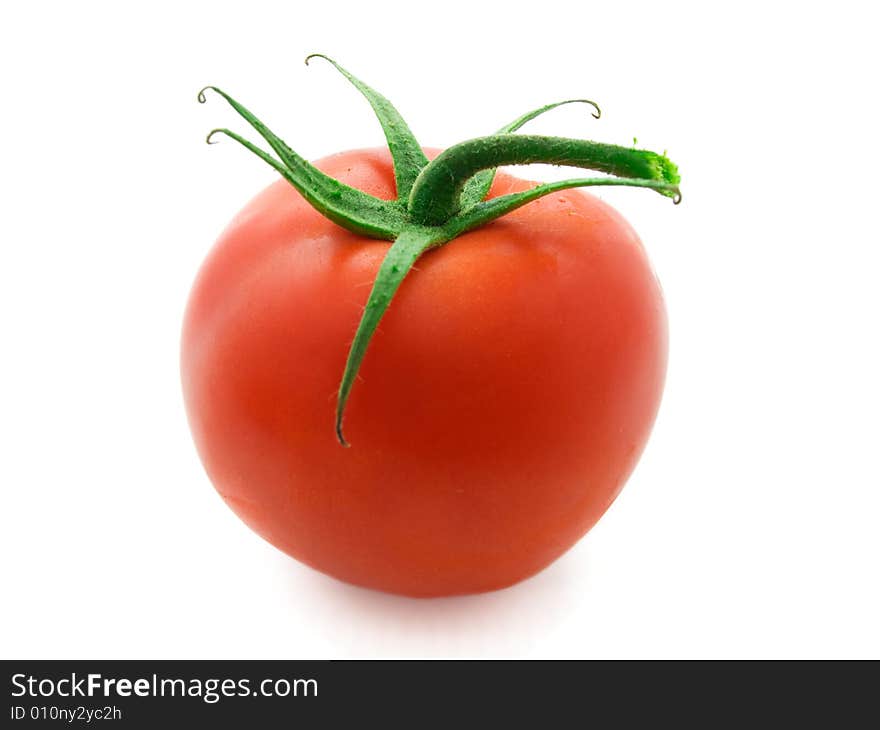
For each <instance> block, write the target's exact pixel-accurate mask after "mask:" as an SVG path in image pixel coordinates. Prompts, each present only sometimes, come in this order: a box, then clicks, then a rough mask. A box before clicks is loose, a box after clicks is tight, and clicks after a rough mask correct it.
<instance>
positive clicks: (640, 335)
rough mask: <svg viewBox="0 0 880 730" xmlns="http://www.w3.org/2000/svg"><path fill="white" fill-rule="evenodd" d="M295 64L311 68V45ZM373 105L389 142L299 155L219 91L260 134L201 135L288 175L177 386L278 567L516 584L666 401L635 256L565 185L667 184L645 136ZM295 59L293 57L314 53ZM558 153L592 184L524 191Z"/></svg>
mask: <svg viewBox="0 0 880 730" xmlns="http://www.w3.org/2000/svg"><path fill="white" fill-rule="evenodd" d="M310 58H312V57H310ZM321 58H323V59H325V60H326V61H328V62H329V63H330V64H332V65H333V66H334V67H335V68H336V69H337V70H338V71H339V72H340V73H341V74H343V75H344V76H345V77H346V78H347V79H348V81H350V82H351V83H352V84H353V85H354V86H355V88H356V89H357V90H358V91H359V92H360V93H361V94H362V95H363V96H364V97H365V98H366V100H367V101H368V102H369V103H370V104H371V106H372V108H373V110H374V112H375V113H376V116H377V117H378V119H379V122H380V123H381V125H382V128H383V130H384V132H385V137H386V139H387V143H388V147H387V149H369V150H356V151H351V152H341V153H339V154H335V155H331V156H330V157H327V158H325V159H323V160H320V161H318V162H317V163H314V164H312V163H309V162H307V161H306V160H305V159H303V158H302V157H300V156H299V155H298V154H297V153H296V152H294V151H293V150H292V149H291V148H290V147H288V146H287V144H285V143H284V142H283V141H282V140H281V139H280V138H279V137H278V136H277V135H275V134H274V133H273V132H272V131H271V130H270V129H269V128H268V127H266V125H265V124H263V123H262V122H261V121H260V120H259V119H258V118H257V117H256V116H254V115H253V114H252V113H251V112H250V111H249V110H248V109H246V108H245V107H244V106H242V105H241V104H240V103H239V102H238V101H236V100H235V99H233V98H232V97H231V96H229V95H228V94H226V93H225V92H224V91H221V90H220V89H218V88H216V87H206V88H205V89H203V90H202V92H200V94H199V101H202V102H204V101H205V100H206V95H207V93H208V92H209V91H211V92H213V93H214V94H216V95H218V96H219V98H221V99H222V100H224V101H225V102H227V103H228V104H229V105H231V107H232V108H233V109H234V110H235V111H236V112H237V113H238V114H239V115H240V116H241V118H242V119H243V120H244V121H245V122H247V123H248V124H249V125H250V126H251V127H252V128H253V130H254V131H255V132H256V134H257V135H259V137H261V138H262V140H263V141H264V142H265V144H266V145H267V146H268V148H269V151H267V150H265V149H263V148H261V147H259V146H257V145H255V144H254V143H252V142H251V141H249V140H247V139H246V138H244V137H242V136H240V135H239V134H237V133H236V132H234V131H232V130H229V129H215V130H214V131H213V132H211V134H210V135H209V136H208V141H209V142H213V141H216V140H217V138H218V137H219V136H221V135H225V136H226V137H228V138H231V139H233V140H235V141H236V142H238V143H239V144H240V145H242V146H244V147H245V148H246V149H248V150H250V151H251V152H252V153H254V154H255V155H256V156H258V157H260V158H261V159H262V160H263V161H264V162H266V163H268V164H269V165H271V166H272V167H273V168H274V169H275V170H276V171H277V172H278V174H279V175H280V179H279V180H278V181H276V182H275V183H273V184H271V185H270V186H269V187H268V188H266V189H265V190H263V191H262V192H260V193H259V194H258V195H257V196H256V197H255V198H254V199H253V200H251V202H250V203H248V204H247V205H246V206H245V207H244V209H243V210H242V211H241V212H239V213H238V215H236V216H235V217H234V218H233V219H232V222H231V223H230V224H229V226H228V227H227V228H226V230H225V231H224V232H223V233H222V235H221V236H220V238H219V240H218V241H217V243H216V244H215V245H214V247H213V249H212V250H211V252H210V254H209V255H208V257H207V259H206V261H205V262H204V264H203V266H202V267H201V270H200V271H199V273H198V276H197V278H196V281H195V284H194V286H193V289H192V293H191V295H190V299H189V303H188V306H187V310H186V314H185V321H184V325H183V336H182V352H181V375H182V383H183V394H184V399H185V404H186V411H187V415H188V419H189V423H190V426H191V429H192V433H193V437H194V440H195V444H196V447H197V449H198V453H199V455H200V457H201V459H202V462H203V463H204V466H205V469H206V471H207V473H208V476H209V477H210V479H211V481H212V482H213V484H214V485H215V487H216V489H217V491H218V492H219V494H220V496H221V497H222V498H223V499H224V500H225V501H226V503H227V504H228V505H229V507H230V508H231V509H232V510H233V511H235V513H236V514H238V516H239V517H240V518H241V519H242V520H243V521H244V522H245V523H246V524H247V525H249V526H250V527H251V528H252V529H253V530H255V531H256V532H257V533H258V534H259V535H261V536H262V537H264V538H265V539H266V540H268V541H269V542H270V543H272V544H273V545H275V546H276V547H278V548H280V549H281V550H283V551H284V552H286V553H288V554H289V555H291V556H293V557H294V558H296V559H298V560H300V561H302V562H303V563H306V564H307V565H310V566H312V567H313V568H316V569H317V570H320V571H323V572H324V573H327V574H329V575H332V576H335V577H336V578H339V579H341V580H344V581H348V582H350V583H354V584H357V585H360V586H366V587H369V588H373V589H378V590H382V591H388V592H392V593H399V594H405V595H408V596H444V595H454V594H463V593H475V592H480V591H489V590H494V589H498V588H503V587H505V586H509V585H511V584H514V583H516V582H518V581H521V580H523V579H524V578H527V577H529V576H531V575H533V574H534V573H536V572H538V571H540V570H541V569H542V568H544V567H545V566H547V565H548V564H550V563H551V562H552V561H554V560H555V559H556V558H558V557H559V556H560V555H562V554H563V553H564V552H565V551H566V550H568V549H569V548H570V547H571V546H572V545H573V544H574V543H575V542H576V541H577V540H578V539H579V538H581V537H582V536H583V535H584V534H585V533H586V532H587V531H588V530H589V529H590V528H591V527H592V526H593V525H594V524H595V523H596V521H597V520H598V519H599V518H600V517H601V515H602V514H603V513H604V512H605V510H607V509H608V507H609V505H610V504H611V503H612V501H613V500H614V498H615V497H616V496H617V494H618V493H619V492H620V490H621V488H622V487H623V485H624V482H625V481H626V479H627V477H628V476H629V474H630V472H631V471H632V469H633V468H634V466H635V464H636V461H637V460H638V458H639V455H640V454H641V452H642V449H643V448H644V446H645V443H646V441H647V439H648V435H649V432H650V430H651V427H652V424H653V422H654V419H655V416H656V413H657V409H658V406H659V403H660V398H661V393H662V389H663V382H664V376H665V369H666V357H667V324H666V314H665V308H664V304H663V298H662V295H661V291H660V287H659V285H658V283H657V280H656V278H655V276H654V274H653V271H652V268H651V266H650V263H649V261H648V258H647V256H646V254H645V250H644V248H643V246H642V244H641V242H640V240H639V238H638V236H637V235H636V233H635V231H634V230H633V229H632V228H631V227H630V226H629V224H628V223H627V222H626V221H625V220H624V218H623V217H622V216H621V215H620V214H619V213H617V212H616V211H615V210H614V209H612V208H611V207H610V206H609V205H607V204H605V203H603V202H602V201H600V200H598V199H597V198H595V197H593V196H590V195H588V194H586V193H584V192H581V191H580V190H579V188H586V187H591V186H595V185H623V186H631V187H641V188H648V189H651V190H654V191H656V192H657V193H660V194H661V195H664V196H667V197H670V198H673V199H674V200H675V201H676V202H677V201H678V200H679V199H680V194H679V188H678V183H679V175H678V171H677V168H676V166H675V165H674V164H673V163H672V162H671V161H670V160H669V159H667V157H666V156H665V155H660V154H657V153H654V152H650V151H647V150H642V149H635V148H630V147H622V146H616V145H608V144H601V143H599V142H593V141H587V140H582V139H569V138H563V137H548V136H538V135H528V134H522V133H520V132H519V130H520V128H521V127H522V126H523V125H525V124H526V123H527V122H529V121H530V120H532V119H534V118H535V117H537V116H539V115H541V114H544V113H546V112H548V111H550V110H551V109H553V108H555V107H558V106H560V105H561V104H571V103H582V104H586V105H587V107H588V108H590V109H591V110H592V112H593V116H595V117H597V118H598V117H599V109H598V107H597V106H596V105H595V104H594V103H593V102H591V101H589V100H585V99H573V100H565V101H561V102H556V103H553V104H548V105H547V106H544V107H541V108H540V109H536V110H534V111H530V112H528V113H527V114H524V115H523V116H521V117H519V118H517V119H515V120H513V121H512V122H510V123H509V124H506V125H505V126H503V127H502V128H501V129H499V130H498V131H497V132H496V133H494V134H490V135H488V136H483V137H476V138H474V139H470V140H467V141H464V142H461V143H459V144H456V145H454V146H452V147H450V148H448V149H446V150H444V151H442V152H438V151H432V150H426V149H423V148H422V147H421V146H420V145H419V143H418V142H417V141H416V139H415V137H414V136H413V134H412V132H411V131H410V128H409V127H408V125H407V124H406V122H404V120H403V119H402V117H401V116H400V114H399V113H398V111H397V110H396V109H395V107H394V106H392V104H391V103H390V102H389V101H388V100H387V99H386V98H385V97H383V96H382V95H380V94H379V93H377V92H376V91H375V90H373V89H372V88H370V87H369V86H367V85H366V84H364V83H363V82H362V81H360V80H359V79H357V78H355V77H354V76H352V75H351V74H350V73H349V72H348V71H346V70H345V69H344V68H342V67H341V66H339V65H338V64H337V63H336V62H335V61H333V60H331V59H329V58H326V57H324V56H321ZM307 62H308V59H307ZM541 162H543V163H553V164H557V165H567V166H573V167H579V168H584V169H587V170H593V171H597V172H599V173H602V175H597V176H593V177H580V178H574V179H571V180H564V181H561V182H552V183H546V184H537V183H532V182H527V181H524V180H520V179H517V178H514V177H511V176H509V175H505V174H501V173H496V168H497V167H498V166H503V165H522V164H529V163H541Z"/></svg>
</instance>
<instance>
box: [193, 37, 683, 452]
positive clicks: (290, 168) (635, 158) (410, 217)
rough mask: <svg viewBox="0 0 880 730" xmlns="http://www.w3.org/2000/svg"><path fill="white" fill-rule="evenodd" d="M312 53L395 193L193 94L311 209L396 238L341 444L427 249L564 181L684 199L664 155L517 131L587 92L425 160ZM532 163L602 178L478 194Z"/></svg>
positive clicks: (366, 89) (354, 354) (374, 100)
mask: <svg viewBox="0 0 880 730" xmlns="http://www.w3.org/2000/svg"><path fill="white" fill-rule="evenodd" d="M313 58H322V59H324V60H325V61H327V62H328V63H330V64H332V65H333V66H334V67H335V68H336V70H337V71H339V73H341V74H342V75H343V76H344V77H345V78H346V79H347V80H348V81H349V82H350V83H351V84H352V85H353V86H354V87H355V88H356V89H357V90H358V91H359V92H360V93H361V94H362V95H363V96H364V97H365V98H366V99H367V101H368V102H369V103H370V105H371V106H372V108H373V111H374V113H375V114H376V117H377V118H378V120H379V123H380V124H381V126H382V129H383V131H384V133H385V138H386V141H387V143H388V148H389V150H390V152H391V157H392V160H393V162H394V176H395V183H396V186H397V199H396V200H382V199H379V198H376V197H374V196H372V195H368V194H367V193H364V192H363V191H361V190H357V189H356V188H352V187H350V186H348V185H345V184H343V183H341V182H339V181H338V180H336V179H334V178H332V177H330V176H329V175H326V174H325V173H323V172H322V171H321V170H319V169H318V168H317V167H315V166H314V165H312V164H311V163H309V162H308V161H307V160H305V159H304V158H303V157H301V156H300V155H298V154H297V153H296V152H294V151H293V149H291V148H290V147H289V146H288V145H287V144H286V143H285V142H284V141H283V140H282V139H281V138H280V137H278V136H277V135H276V134H275V133H274V132H272V131H271V130H270V129H269V128H268V127H267V126H266V125H265V124H263V122H261V121H260V120H259V119H258V118H257V117H256V116H255V115H254V114H253V113H252V112H251V111H249V110H248V109H247V108H246V107H244V106H243V105H242V104H240V103H239V102H238V101H236V100H235V99H233V98H232V97H231V96H229V95H228V94H227V93H226V92H225V91H222V90H221V89H219V88H218V87H216V86H206V87H205V88H203V89H202V90H201V91H200V92H199V94H198V100H199V102H201V103H204V102H205V101H206V96H205V92H206V91H208V90H211V91H213V92H215V93H216V94H218V95H219V96H221V97H222V98H223V99H224V100H225V101H226V102H227V103H228V104H229V105H230V106H231V107H232V108H233V109H234V110H235V111H236V112H237V113H238V114H239V116H241V117H242V118H243V119H244V120H245V121H246V122H247V123H248V124H249V125H250V126H251V127H252V128H253V129H254V130H255V131H256V132H257V133H258V134H259V135H260V136H261V137H262V138H263V140H265V142H266V143H267V144H268V145H269V147H270V148H271V149H272V151H273V152H274V153H275V156H273V155H271V154H269V153H268V152H266V151H265V150H263V149H262V148H260V147H258V146H257V145H255V144H253V143H252V142H250V141H249V140H247V139H245V138H244V137H242V136H241V135H239V134H237V133H235V132H233V131H231V130H229V129H226V128H219V129H214V130H212V131H211V133H210V134H209V135H208V137H207V142H208V143H209V144H211V143H213V142H214V141H215V140H214V138H215V136H216V135H225V136H226V137H229V138H230V139H232V140H234V141H236V142H238V143H239V144H240V145H242V146H243V147H245V148H246V149H248V150H249V151H250V152H252V153H253V154H255V155H257V156H258V157H259V158H260V159H262V160H263V161H264V162H266V163H267V164H269V165H270V166H271V167H273V168H274V169H275V170H276V171H277V172H278V173H279V174H280V175H281V176H282V177H283V178H284V179H285V180H287V181H288V182H289V183H290V184H291V185H292V186H293V187H294V188H295V189H296V190H297V191H298V192H299V193H300V194H301V195H302V196H303V198H304V199H305V200H306V201H307V202H308V203H309V204H310V205H311V206H312V207H313V208H315V210H317V211H318V212H319V213H321V214H322V215H324V216H325V217H327V218H328V219H330V220H332V221H333V222H334V223H336V224H338V225H340V226H342V227H343V228H346V229H348V230H350V231H353V232H355V233H357V234H359V235H363V236H368V237H371V238H380V239H387V240H391V241H393V244H392V245H391V246H390V247H389V249H388V252H387V253H386V255H385V258H384V260H383V262H382V265H381V266H380V268H379V272H378V274H377V275H376V279H375V281H374V283H373V288H372V290H371V291H370V295H369V298H368V300H367V304H366V307H365V309H364V313H363V315H362V318H361V321H360V323H359V325H358V328H357V331H356V332H355V336H354V340H353V342H352V345H351V348H350V349H349V353H348V359H347V361H346V365H345V370H344V372H343V375H342V380H341V383H340V386H339V392H338V396H337V404H336V435H337V439H338V440H339V443H340V444H342V445H343V446H348V445H349V444H348V443H347V441H346V440H345V437H344V435H343V429H342V423H343V416H344V414H345V406H346V403H347V402H348V398H349V395H350V393H351V388H352V385H353V383H354V380H355V378H356V376H357V373H358V370H359V368H360V365H361V363H362V362H363V358H364V355H365V354H366V350H367V347H368V345H369V343H370V340H371V339H372V337H373V334H374V333H375V331H376V328H377V327H378V324H379V322H380V320H381V318H382V316H383V315H384V313H385V311H386V310H387V309H388V306H389V304H390V303H391V300H392V299H393V297H394V294H395V293H396V291H397V289H398V288H399V286H400V284H401V282H402V281H403V280H404V278H405V277H406V275H407V274H408V273H409V271H410V270H411V269H412V267H413V264H415V262H416V260H418V258H419V256H421V255H422V253H424V252H425V251H426V250H428V249H429V248H431V247H433V246H439V245H442V244H445V243H448V242H449V241H451V240H453V239H454V238H456V237H458V236H460V235H461V234H463V233H465V232H467V231H469V230H472V229H474V228H477V227H479V226H482V225H485V224H487V223H489V222H491V221H493V220H495V219H497V218H500V217H501V216H503V215H506V214H507V213H509V212H510V211H512V210H515V209H516V208H519V207H521V206H523V205H526V204H528V203H530V202H532V201H533V200H537V199H538V198H540V197H543V196H545V195H549V194H551V193H554V192H557V191H560V190H565V189H568V188H574V187H591V186H597V185H618V186H628V187H641V188H647V189H651V190H655V191H656V192H658V193H660V194H661V195H664V196H667V197H670V198H672V199H673V201H674V202H675V203H678V202H680V201H681V193H680V191H679V188H678V183H679V179H680V178H679V174H678V169H677V168H676V166H675V164H674V163H672V161H671V160H669V159H668V158H667V157H666V155H665V154H663V155H660V154H657V153H656V152H651V151H650V150H640V149H635V148H631V147H621V146H618V145H609V144H603V143H600V142H593V141H589V140H582V139H570V138H564V137H548V136H540V135H519V134H515V132H517V131H518V130H519V129H520V128H521V127H522V126H523V125H525V124H526V123H527V122H529V121H531V120H532V119H535V118H536V117H538V116H540V115H541V114H544V113H546V112H548V111H550V110H552V109H555V108H557V107H559V106H562V105H566V104H574V103H580V104H586V105H588V106H590V107H592V109H593V116H594V117H595V118H596V119H598V118H599V117H600V115H601V111H600V110H599V107H598V105H597V104H596V103H595V102H593V101H590V100H589V99H567V100H564V101H559V102H554V103H552V104H547V105H546V106H543V107H540V108H538V109H535V110H533V111H530V112H527V113H526V114H523V115H522V116H520V117H518V118H517V119H515V120H513V121H512V122H510V123H509V124H506V125H505V126H504V127H502V128H501V129H500V130H498V132H496V133H495V134H493V135H489V136H486V137H478V138H475V139H471V140H467V141H465V142H461V143H459V144H457V145H454V146H452V147H450V148H448V149H447V150H445V151H444V152H442V153H440V155H438V156H437V157H436V158H435V159H434V160H433V161H429V160H428V158H427V157H426V156H425V154H424V152H423V150H422V147H421V146H420V145H419V143H418V141H417V140H416V138H415V136H414V135H413V133H412V131H411V130H410V128H409V126H408V125H407V123H406V122H405V121H404V119H403V117H401V115H400V113H399V112H398V111H397V109H396V108H395V107H394V105H393V104H391V102H390V101H388V99H386V98H385V97H384V96H382V95H381V94H380V93H379V92H377V91H376V90H374V89H373V88H371V87H370V86H368V85H367V84H365V83H364V82H362V81H361V80H360V79H358V78H356V77H355V76H353V75H352V74H351V73H349V72H348V71H347V70H346V69H344V68H343V67H342V66H340V65H339V64H338V63H336V61H334V60H333V59H331V58H329V57H327V56H324V55H322V54H312V55H310V56H308V57H307V58H306V65H308V63H309V61H310V60H311V59H313ZM534 163H550V164H555V165H566V166H571V167H580V168H585V169H589V170H596V171H598V172H601V173H605V174H607V175H609V177H588V178H573V179H570V180H562V181H559V182H553V183H547V184H544V185H538V186H536V187H534V188H532V189H530V190H526V191H523V192H519V193H512V194H509V195H502V196H500V197H496V198H492V199H490V200H486V199H485V198H486V195H487V194H488V192H489V188H490V187H491V185H492V181H493V179H494V177H495V169H496V168H497V167H499V166H501V165H527V164H534Z"/></svg>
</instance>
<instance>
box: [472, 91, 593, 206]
mask: <svg viewBox="0 0 880 730" xmlns="http://www.w3.org/2000/svg"><path fill="white" fill-rule="evenodd" d="M566 104H587V105H588V106H591V107H593V117H594V118H596V119H599V118H600V117H601V116H602V110H601V109H599V105H598V104H596V102H595V101H590V100H589V99H566V100H565V101H557V102H554V103H553V104H545V105H544V106H542V107H539V108H538V109H533V110H532V111H530V112H526V113H525V114H523V115H522V116H519V117H517V118H516V119H514V120H513V121H512V122H510V123H509V124H505V125H504V126H503V127H501V129H499V130H498V131H497V132H495V134H510V133H511V132H515V131H517V130H518V129H520V128H522V127H523V126H524V125H525V124H527V123H528V122H530V121H532V120H533V119H537V118H538V117H539V116H541V115H542V114H546V113H547V112H549V111H551V110H553V109H556V108H558V107H560V106H565V105H566ZM494 179H495V168H494V167H493V168H489V169H488V170H481V171H480V172H478V173H477V174H476V175H474V176H473V177H472V178H471V179H470V180H468V181H467V183H466V184H465V186H464V189H463V190H462V191H461V207H462V208H467V207H469V206H471V205H476V204H477V203H479V202H480V201H481V200H482V199H483V198H485V197H486V195H487V194H488V193H489V188H491V187H492V181H493V180H494Z"/></svg>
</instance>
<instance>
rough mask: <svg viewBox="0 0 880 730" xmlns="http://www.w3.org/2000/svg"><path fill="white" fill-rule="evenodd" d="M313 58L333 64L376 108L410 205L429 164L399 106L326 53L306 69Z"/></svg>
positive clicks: (403, 196)
mask: <svg viewBox="0 0 880 730" xmlns="http://www.w3.org/2000/svg"><path fill="white" fill-rule="evenodd" d="M312 58H323V59H324V60H325V61H327V62H328V63H330V64H332V65H333V66H334V67H335V68H336V70H337V71H339V73H341V74H342V75H343V76H345V78H347V79H348V80H349V81H350V82H351V84H352V85H353V86H354V87H355V88H356V89H357V90H358V91H360V92H361V94H363V95H364V97H365V98H366V100H367V101H368V102H370V106H372V107H373V112H374V113H375V114H376V118H377V119H378V120H379V124H381V125H382V130H383V131H384V132H385V139H386V141H387V142H388V149H389V150H390V152H391V159H392V160H394V181H395V183H396V184H397V199H398V200H400V201H403V202H406V200H407V198H408V197H409V191H410V190H411V189H412V186H413V183H414V182H415V181H416V178H417V177H418V176H419V172H421V170H422V168H423V167H424V166H425V165H427V164H428V158H427V157H425V153H424V152H423V151H422V147H421V145H419V143H418V141H417V140H416V138H415V135H414V134H413V133H412V130H410V128H409V125H408V124H407V123H406V122H405V121H404V119H403V117H402V116H400V112H398V111H397V109H396V108H395V106H394V105H393V104H392V103H391V102H390V101H388V99H386V98H385V97H384V96H382V94H380V93H379V92H378V91H376V90H375V89H373V88H371V87H370V86H367V85H366V84H365V83H364V82H363V81H361V80H360V79H358V78H357V77H355V76H353V75H352V74H351V73H349V72H348V71H346V70H345V69H344V68H343V67H342V66H340V65H339V64H338V63H336V61H334V60H333V59H332V58H330V57H328V56H325V55H324V54H323V53H313V54H312V55H310V56H307V57H306V66H308V65H309V60H311V59H312Z"/></svg>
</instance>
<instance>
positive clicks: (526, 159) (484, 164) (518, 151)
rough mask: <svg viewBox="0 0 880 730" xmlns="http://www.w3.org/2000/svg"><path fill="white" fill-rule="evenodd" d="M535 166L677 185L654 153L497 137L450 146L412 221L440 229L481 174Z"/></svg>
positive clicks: (425, 177) (417, 199)
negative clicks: (504, 167) (578, 169)
mask: <svg viewBox="0 0 880 730" xmlns="http://www.w3.org/2000/svg"><path fill="white" fill-rule="evenodd" d="M533 163H549V164H553V165H570V166H573V167H583V168H587V169H589V170H597V171H599V172H606V173H609V174H611V175H616V176H620V177H627V178H638V179H643V180H655V181H658V182H663V183H668V184H669V185H676V184H677V183H678V180H679V178H678V171H677V169H676V167H675V165H674V164H673V163H672V162H671V161H670V160H668V159H667V158H666V157H664V156H663V155H658V154H657V153H656V152H650V151H648V150H636V149H633V148H631V147H620V146H617V145H608V144H601V143H599V142H590V141H587V140H580V139H567V138H565V137H542V136H533V135H516V134H499V135H494V136H491V137H478V138H477V139H472V140H468V141H467V142H462V143H460V144H457V145H455V146H454V147H450V148H449V149H448V150H446V151H445V152H442V153H441V154H440V155H438V156H437V157H436V158H435V159H434V160H433V161H432V162H431V163H430V164H429V165H428V166H427V167H425V168H424V169H423V170H422V172H421V174H420V175H419V177H418V179H417V180H416V182H415V185H413V189H412V192H411V193H410V197H409V205H408V212H409V215H410V218H411V219H412V220H413V221H414V222H415V223H418V224H420V225H442V224H443V223H445V222H446V221H448V220H449V219H450V218H452V217H453V216H454V215H455V214H456V213H458V211H459V209H460V199H461V194H462V191H463V189H464V187H465V185H466V184H467V181H468V180H469V179H471V178H472V177H473V176H474V175H475V174H476V173H478V172H479V171H480V170H486V169H489V168H493V167H499V166H501V165H529V164H533ZM660 192H661V193H662V194H664V195H668V196H669V197H674V195H675V193H673V192H670V191H668V190H661V191H660Z"/></svg>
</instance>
